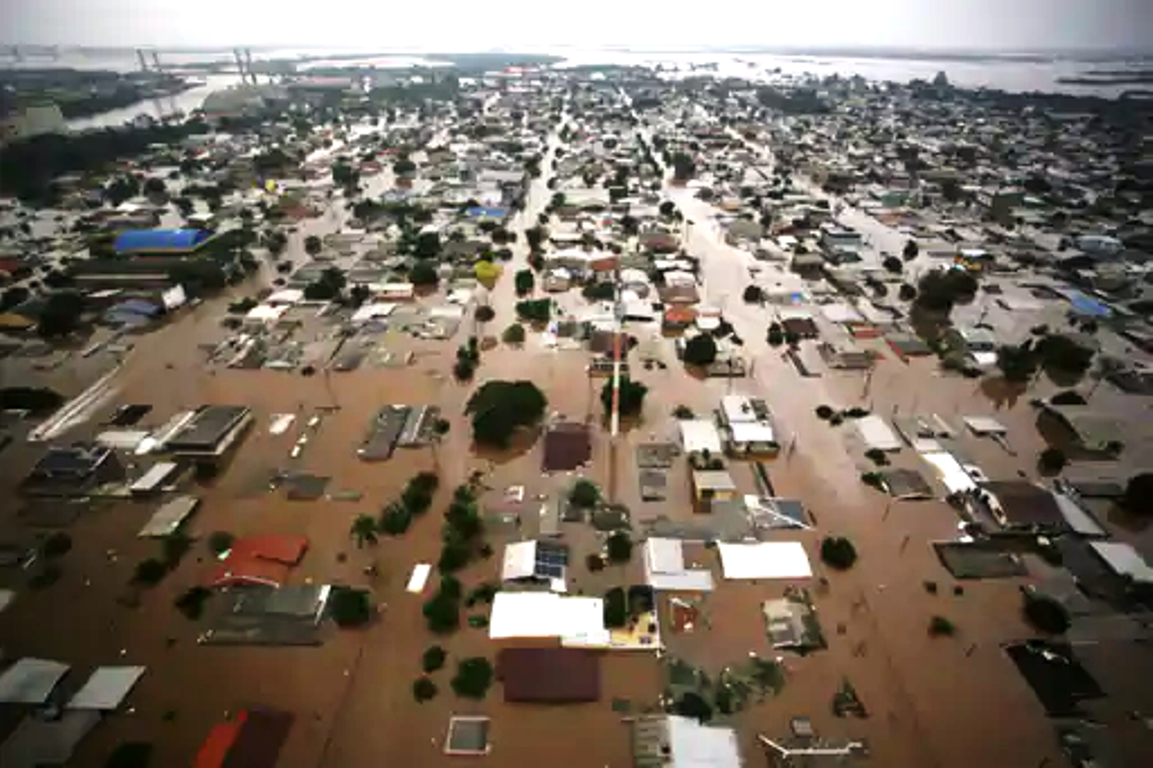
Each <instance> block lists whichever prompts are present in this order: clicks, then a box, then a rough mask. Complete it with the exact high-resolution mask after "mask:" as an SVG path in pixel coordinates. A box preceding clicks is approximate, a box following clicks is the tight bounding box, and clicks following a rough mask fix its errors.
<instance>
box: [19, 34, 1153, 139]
mask: <svg viewBox="0 0 1153 768" xmlns="http://www.w3.org/2000/svg"><path fill="white" fill-rule="evenodd" d="M534 52H536V53H552V54H554V55H557V56H563V57H565V61H564V62H563V63H561V64H560V65H558V66H559V67H561V68H564V67H571V66H578V65H593V64H619V65H650V66H655V65H658V64H659V65H662V66H663V67H665V68H666V69H669V70H675V71H676V72H677V73H678V75H686V74H689V73H690V72H691V71H692V70H691V68H692V67H693V66H694V65H695V66H697V67H700V66H701V65H706V64H709V65H716V70H715V71H716V73H717V74H718V75H720V76H724V77H742V78H746V79H750V80H762V79H767V78H768V77H769V76H770V75H769V73H770V72H772V71H774V70H780V72H781V73H782V74H785V75H792V76H799V75H804V74H813V75H817V76H819V77H825V76H827V75H832V74H839V75H841V76H845V77H851V76H853V75H860V76H862V77H864V78H867V79H869V80H877V81H885V80H890V81H894V82H900V83H906V82H908V81H909V80H912V79H914V78H920V79H923V80H932V79H933V77H935V76H936V74H937V73H938V72H944V73H945V74H946V75H947V76H948V78H949V81H950V82H951V83H953V84H954V85H958V86H963V87H966V88H982V87H984V88H998V89H1001V90H1005V91H1016V92H1020V91H1042V92H1048V93H1071V94H1079V95H1092V96H1103V97H1106V98H1116V97H1117V96H1119V95H1120V94H1121V93H1123V92H1124V91H1127V90H1134V89H1136V88H1139V86H1133V85H1073V84H1068V83H1059V82H1057V81H1058V79H1059V78H1062V77H1071V76H1076V75H1082V74H1084V73H1085V72H1086V71H1089V70H1091V69H1098V70H1107V69H1125V68H1126V66H1127V65H1126V63H1125V62H1120V61H1118V62H1105V61H1095V62H1093V64H1092V65H1090V64H1087V63H1086V62H1083V61H1076V60H1074V59H1070V58H1060V57H1053V58H1052V59H1050V60H1046V61H1033V60H1030V61H1025V60H1018V59H1012V58H993V57H990V58H983V59H982V58H972V59H964V60H956V59H939V60H937V59H929V58H903V57H898V56H893V57H884V58H882V57H852V56H827V55H803V54H763V53H718V52H713V53H649V52H629V51H620V50H613V49H596V48H582V49H577V48H559V49H549V50H544V49H541V50H537V51H534ZM348 53H349V52H348V51H339V50H333V49H320V50H309V49H283V50H259V51H258V50H254V51H253V52H252V57H253V59H254V60H262V59H273V58H300V57H305V56H308V57H310V58H314V59H315V57H321V56H325V57H327V56H331V57H333V58H331V59H326V60H314V61H311V62H309V63H307V64H303V65H302V67H301V68H302V69H307V68H312V67H317V66H329V65H340V64H341V63H343V64H360V65H362V66H363V65H369V64H371V65H376V66H381V67H389V66H391V67H404V66H421V65H433V64H435V62H431V61H429V60H428V59H427V58H425V56H426V54H424V53H422V52H419V51H405V52H402V53H401V52H398V53H391V52H390V53H389V54H387V55H385V54H381V55H374V54H370V53H366V54H365V55H364V56H363V57H361V58H358V59H349V58H343V57H345V56H346V55H347V54H348ZM160 60H161V63H162V64H163V65H164V66H165V67H172V68H180V67H182V66H185V65H189V64H194V63H203V62H210V61H218V62H225V63H227V62H232V61H233V58H232V52H231V51H216V52H199V53H197V52H189V51H183V52H178V53H164V52H162V53H161V54H160ZM12 65H13V64H12V63H11V62H6V63H5V66H12ZM16 66H25V67H47V66H59V67H75V68H77V69H112V70H117V71H132V70H135V69H138V68H139V63H138V61H137V58H136V54H135V52H134V51H132V50H124V49H120V50H104V51H85V52H77V51H63V52H61V55H60V57H59V58H58V59H57V60H56V61H51V60H48V59H40V58H30V59H28V60H27V61H25V62H22V63H20V64H17V65H16ZM195 79H197V80H198V81H201V82H203V85H201V86H198V87H196V88H193V89H191V90H189V91H186V92H184V93H182V94H179V95H177V96H174V97H172V98H168V99H160V100H157V101H145V102H141V103H139V104H136V105H133V106H130V107H125V108H123V109H117V110H114V111H112V112H107V113H104V114H102V115H97V116H95V117H89V118H84V119H79V120H73V121H70V122H69V126H70V127H72V128H74V129H83V128H91V127H100V126H115V125H120V124H121V123H124V122H125V121H127V120H131V119H132V118H134V117H136V116H138V115H141V114H148V115H152V116H153V117H158V116H162V115H165V114H171V112H172V111H173V110H179V111H182V112H185V113H187V112H190V111H192V110H194V109H197V108H199V107H200V105H201V103H202V102H203V101H204V97H205V96H207V95H208V94H209V93H211V92H212V91H214V90H217V89H219V88H225V87H228V86H229V85H233V84H235V83H237V82H239V78H238V76H236V75H227V74H224V75H201V76H199V77H196V78H195Z"/></svg>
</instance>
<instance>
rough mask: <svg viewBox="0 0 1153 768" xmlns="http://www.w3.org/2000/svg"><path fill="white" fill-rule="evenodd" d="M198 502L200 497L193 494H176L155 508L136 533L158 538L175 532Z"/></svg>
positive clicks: (144, 537)
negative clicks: (158, 507)
mask: <svg viewBox="0 0 1153 768" xmlns="http://www.w3.org/2000/svg"><path fill="white" fill-rule="evenodd" d="M199 503H200V499H198V498H196V497H195V496H177V497H176V498H174V499H172V500H170V501H168V502H166V503H165V504H163V505H162V506H161V507H160V509H158V510H156V513H155V514H153V515H152V517H151V518H149V520H148V522H147V523H145V524H144V527H143V528H141V529H140V533H138V534H136V535H137V536H138V537H140V538H142V539H146V538H153V539H158V538H163V537H164V536H169V535H171V534H173V533H175V532H176V529H177V528H179V527H180V524H181V523H183V522H184V520H185V518H187V517H188V516H189V515H191V514H192V513H193V512H194V511H195V510H196V506H197V505H198V504H199Z"/></svg>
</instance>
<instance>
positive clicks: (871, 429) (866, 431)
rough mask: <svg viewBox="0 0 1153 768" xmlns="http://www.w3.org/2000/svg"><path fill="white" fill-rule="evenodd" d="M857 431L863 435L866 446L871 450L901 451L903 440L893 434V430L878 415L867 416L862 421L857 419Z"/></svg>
mask: <svg viewBox="0 0 1153 768" xmlns="http://www.w3.org/2000/svg"><path fill="white" fill-rule="evenodd" d="M856 423H857V431H858V432H859V433H860V434H861V439H862V440H864V441H865V445H867V446H868V447H869V448H876V449H877V450H881V451H899V450H901V440H900V439H899V438H898V437H897V435H896V433H895V432H893V428H892V427H890V426H889V423H888V422H887V421H885V420H884V419H883V418H881V417H880V416H878V415H876V414H871V415H869V416H865V417H864V418H861V419H856Z"/></svg>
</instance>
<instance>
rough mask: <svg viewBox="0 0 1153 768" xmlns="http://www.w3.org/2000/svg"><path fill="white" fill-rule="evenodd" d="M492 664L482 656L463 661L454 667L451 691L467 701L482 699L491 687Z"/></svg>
mask: <svg viewBox="0 0 1153 768" xmlns="http://www.w3.org/2000/svg"><path fill="white" fill-rule="evenodd" d="M492 679H493V670H492V664H491V663H489V660H488V659H486V658H484V657H483V656H477V657H473V658H470V659H464V660H463V661H461V662H460V663H459V664H457V667H456V675H455V676H454V677H453V678H452V690H453V691H455V692H456V695H457V696H460V697H462V698H467V699H483V698H484V697H485V694H486V693H488V689H489V686H491V685H492Z"/></svg>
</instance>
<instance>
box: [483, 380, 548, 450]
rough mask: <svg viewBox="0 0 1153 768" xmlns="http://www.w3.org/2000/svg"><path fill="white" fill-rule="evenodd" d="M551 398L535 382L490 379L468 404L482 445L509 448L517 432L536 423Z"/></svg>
mask: <svg viewBox="0 0 1153 768" xmlns="http://www.w3.org/2000/svg"><path fill="white" fill-rule="evenodd" d="M547 405H548V400H547V399H546V398H545V396H544V393H542V392H541V391H540V390H539V389H537V387H536V385H534V384H533V383H532V382H531V381H489V382H485V384H484V385H483V386H482V387H481V388H480V389H478V390H477V391H476V392H474V393H473V395H472V397H470V398H469V400H468V403H467V405H466V407H465V413H467V414H469V415H471V416H472V430H473V439H474V440H476V442H477V443H478V444H481V445H488V446H492V447H495V448H506V447H508V443H509V441H510V440H511V438H512V435H513V433H514V432H516V431H517V430H518V429H520V428H521V427H528V426H532V425H535V424H536V423H537V422H538V421H539V420H540V418H541V417H542V416H543V415H544V411H545V407H546V406H547Z"/></svg>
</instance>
